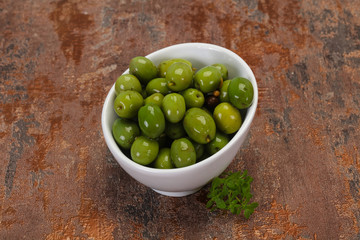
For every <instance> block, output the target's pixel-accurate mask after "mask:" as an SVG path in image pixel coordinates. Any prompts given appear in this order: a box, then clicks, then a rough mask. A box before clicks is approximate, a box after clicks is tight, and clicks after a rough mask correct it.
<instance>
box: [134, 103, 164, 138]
mask: <svg viewBox="0 0 360 240" xmlns="http://www.w3.org/2000/svg"><path fill="white" fill-rule="evenodd" d="M138 123H139V127H140V129H141V132H142V133H143V134H144V135H145V136H147V137H149V138H157V137H159V136H160V135H161V134H162V133H163V132H164V130H165V117H164V114H163V112H162V111H161V109H160V107H159V106H158V105H156V104H151V103H150V104H146V105H145V106H142V107H141V108H140V110H139V112H138Z"/></svg>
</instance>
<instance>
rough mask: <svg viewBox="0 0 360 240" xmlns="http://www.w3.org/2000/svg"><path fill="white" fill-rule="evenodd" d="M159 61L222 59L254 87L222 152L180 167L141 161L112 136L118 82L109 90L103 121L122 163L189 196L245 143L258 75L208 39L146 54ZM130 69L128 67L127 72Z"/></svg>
mask: <svg viewBox="0 0 360 240" xmlns="http://www.w3.org/2000/svg"><path fill="white" fill-rule="evenodd" d="M146 57H147V58H149V59H150V60H152V61H153V62H154V63H155V65H158V64H159V63H160V62H161V61H163V60H167V59H170V58H184V59H187V60H189V61H190V62H192V64H193V67H195V68H196V69H200V68H201V67H204V66H206V65H211V64H214V63H222V64H224V65H225V66H227V68H228V71H229V79H230V78H234V77H237V76H240V77H245V78H247V79H249V80H250V81H251V83H252V84H253V87H254V100H253V103H252V106H251V107H250V108H249V109H248V112H247V115H246V117H245V119H244V120H243V124H242V126H241V128H240V129H239V131H238V132H237V133H236V134H235V136H234V137H233V138H232V139H231V141H230V142H229V143H228V144H227V145H226V146H225V147H224V148H223V149H221V150H220V151H219V152H217V153H216V154H214V155H212V156H210V157H209V158H207V159H205V160H203V161H201V162H199V163H196V164H194V165H191V166H188V167H184V168H176V169H155V168H150V167H146V166H142V165H139V164H137V163H135V162H134V161H132V160H131V159H129V158H128V157H126V156H125V155H124V154H123V153H122V152H121V150H120V148H119V147H118V146H117V144H116V142H115V140H114V138H113V136H112V124H113V122H114V120H115V119H116V118H117V115H116V113H115V111H114V110H113V102H114V99H115V96H116V95H115V84H114V85H113V86H112V88H111V90H110V92H109V93H108V95H107V97H106V99H105V103H104V106H103V110H102V115H101V124H102V129H103V134H104V138H105V141H106V144H107V146H108V148H109V149H110V151H111V153H112V154H113V156H114V157H115V159H116V161H117V162H118V163H119V164H120V165H121V167H122V168H123V169H124V170H125V171H126V172H127V173H128V174H129V175H130V176H132V177H133V178H134V179H136V180H137V181H139V182H140V183H142V184H144V185H146V186H148V187H150V188H152V189H153V190H154V191H156V192H158V193H160V194H163V195H167V196H176V197H181V196H186V195H189V194H192V193H194V192H196V191H198V190H199V189H200V188H202V187H203V186H204V185H206V184H207V183H208V182H209V181H211V180H212V179H213V178H215V177H217V176H219V175H220V174H221V173H222V172H223V171H224V170H225V169H226V168H227V167H228V166H229V164H230V163H231V161H232V160H233V158H234V157H235V155H236V153H237V152H238V150H239V148H240V146H241V145H242V144H243V142H244V140H245V138H246V136H247V133H248V131H249V129H250V125H251V122H252V120H253V118H254V116H255V111H256V107H257V103H258V88H257V84H256V80H255V76H254V74H253V72H252V71H251V69H250V67H249V66H248V65H247V64H246V63H245V61H244V60H243V59H242V58H241V57H239V56H238V55H237V54H235V53H234V52H232V51H230V50H228V49H225V48H223V47H220V46H217V45H213V44H207V43H183V44H177V45H173V46H170V47H166V48H163V49H160V50H158V51H156V52H153V53H151V54H149V55H147V56H146ZM125 73H128V70H126V71H125V72H124V74H125Z"/></svg>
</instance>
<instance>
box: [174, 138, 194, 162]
mask: <svg viewBox="0 0 360 240" xmlns="http://www.w3.org/2000/svg"><path fill="white" fill-rule="evenodd" d="M170 153H171V160H172V162H173V163H174V165H175V167H177V168H181V167H187V166H190V165H193V164H195V163H196V152H195V148H194V146H193V144H192V143H191V142H190V140H189V139H186V138H180V139H176V140H174V141H173V143H172V144H171V148H170Z"/></svg>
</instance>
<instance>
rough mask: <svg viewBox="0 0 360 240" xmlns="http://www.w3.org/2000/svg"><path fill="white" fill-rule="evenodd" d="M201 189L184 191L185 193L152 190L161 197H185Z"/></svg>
mask: <svg viewBox="0 0 360 240" xmlns="http://www.w3.org/2000/svg"><path fill="white" fill-rule="evenodd" d="M200 189H201V187H199V188H197V189H194V190H190V191H183V192H166V191H160V190H157V189H152V190H154V191H155V192H157V193H159V194H161V195H164V196H168V197H185V196H188V195H191V194H193V193H195V192H197V191H199V190H200Z"/></svg>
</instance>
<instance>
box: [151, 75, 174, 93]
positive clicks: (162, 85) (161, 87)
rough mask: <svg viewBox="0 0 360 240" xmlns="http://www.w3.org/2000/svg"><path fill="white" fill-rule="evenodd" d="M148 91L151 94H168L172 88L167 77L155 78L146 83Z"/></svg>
mask: <svg viewBox="0 0 360 240" xmlns="http://www.w3.org/2000/svg"><path fill="white" fill-rule="evenodd" d="M146 93H147V94H148V95H151V94H153V93H161V94H162V95H166V94H168V93H171V90H170V89H169V88H168V87H167V82H166V79H165V78H154V79H152V80H151V81H150V82H149V83H148V84H147V85H146Z"/></svg>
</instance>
